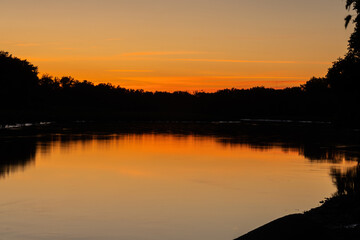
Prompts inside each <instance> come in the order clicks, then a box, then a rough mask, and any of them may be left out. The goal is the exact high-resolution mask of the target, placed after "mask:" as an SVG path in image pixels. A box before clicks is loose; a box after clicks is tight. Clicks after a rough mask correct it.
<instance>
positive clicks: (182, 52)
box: [122, 51, 204, 57]
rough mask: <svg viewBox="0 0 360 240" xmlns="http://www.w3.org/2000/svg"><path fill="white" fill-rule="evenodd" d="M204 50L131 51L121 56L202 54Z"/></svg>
mask: <svg viewBox="0 0 360 240" xmlns="http://www.w3.org/2000/svg"><path fill="white" fill-rule="evenodd" d="M203 53H204V52H194V51H173V52H171V51H169V52H132V53H124V54H122V56H125V57H129V56H168V55H189V54H203Z"/></svg>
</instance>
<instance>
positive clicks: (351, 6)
mask: <svg viewBox="0 0 360 240" xmlns="http://www.w3.org/2000/svg"><path fill="white" fill-rule="evenodd" d="M345 7H346V9H347V10H349V11H350V10H353V11H354V12H355V16H353V15H348V16H347V17H346V18H345V27H347V26H348V25H349V23H350V22H351V21H353V23H354V24H355V26H354V32H353V33H352V34H351V36H350V39H349V54H352V55H355V56H356V57H358V58H359V57H360V25H359V24H360V1H359V0H346V6H345Z"/></svg>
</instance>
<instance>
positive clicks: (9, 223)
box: [0, 130, 359, 240]
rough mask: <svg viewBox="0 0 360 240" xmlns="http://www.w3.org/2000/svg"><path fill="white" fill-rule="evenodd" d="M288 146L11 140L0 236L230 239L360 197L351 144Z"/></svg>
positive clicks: (272, 141) (6, 145) (196, 140)
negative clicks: (332, 200)
mask: <svg viewBox="0 0 360 240" xmlns="http://www.w3.org/2000/svg"><path fill="white" fill-rule="evenodd" d="M283 140H284V138H282V137H279V136H277V137H262V136H260V135H256V136H254V135H250V134H245V135H241V134H236V136H234V135H231V134H230V135H229V134H224V133H223V132H221V133H220V132H215V133H214V131H212V132H210V133H204V132H186V131H185V132H184V131H183V130H178V131H175V132H170V133H169V132H156V133H154V132H151V131H150V132H146V131H145V133H141V132H138V131H135V132H134V131H127V132H125V131H123V132H117V133H111V132H110V133H109V132H101V133H87V134H84V133H78V134H75V133H66V134H44V135H42V136H41V137H32V138H30V137H28V138H11V137H9V138H7V139H6V140H1V144H0V146H1V153H2V157H1V162H0V175H1V176H2V179H0V189H1V191H2V198H1V199H0V236H2V237H4V239H9V240H13V239H46V240H47V239H49V240H50V239H51V240H53V239H134V240H143V239H146V240H149V239H154V240H155V239H156V240H161V239H174V240H176V239H179V240H180V239H181V240H183V239H190V240H191V239H209V240H212V239H214V240H215V239H233V238H235V237H237V236H239V235H242V234H243V233H246V232H247V231H249V230H251V229H253V228H255V227H257V226H259V225H261V224H263V223H266V222H268V221H270V220H273V219H274V218H276V217H279V216H282V215H285V214H289V213H294V212H301V211H303V210H307V209H309V208H312V207H315V206H316V204H317V203H318V202H319V201H320V200H322V199H323V198H324V197H329V196H330V195H331V194H332V193H334V192H336V191H337V192H338V193H339V194H343V193H349V192H351V191H358V189H359V167H358V166H357V163H356V161H358V155H357V153H356V152H355V151H352V149H351V147H350V146H340V147H339V146H336V147H334V145H326V144H322V143H321V144H320V143H319V142H318V141H316V143H309V142H305V143H304V142H302V141H291V140H289V139H287V141H283ZM344 149H346V150H344ZM349 149H350V150H349ZM336 188H337V189H336Z"/></svg>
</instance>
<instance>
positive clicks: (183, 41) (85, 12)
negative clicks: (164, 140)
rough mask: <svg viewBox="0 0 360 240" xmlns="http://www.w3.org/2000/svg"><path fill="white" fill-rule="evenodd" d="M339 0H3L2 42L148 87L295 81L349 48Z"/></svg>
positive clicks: (69, 68) (36, 59)
mask: <svg viewBox="0 0 360 240" xmlns="http://www.w3.org/2000/svg"><path fill="white" fill-rule="evenodd" d="M344 4H345V3H344V1H343V0H301V1H299V0H257V1H254V0H62V1H59V0H0V6H1V9H2V13H1V15H0V29H1V32H2V34H1V37H0V50H4V51H8V52H10V53H12V54H13V55H15V56H17V57H20V58H26V59H28V60H29V61H30V62H32V63H33V64H35V65H37V66H39V71H40V73H41V74H44V73H48V74H50V75H53V76H58V77H61V76H64V75H71V76H73V77H74V78H76V79H78V80H89V81H93V82H95V83H100V82H111V83H113V84H115V85H121V86H122V87H126V88H142V89H145V90H152V91H153V90H168V91H173V90H188V91H192V90H205V91H214V90H216V89H222V88H231V87H237V88H248V87H253V86H257V85H263V86H266V87H274V88H283V87H287V86H297V85H299V84H302V83H304V82H305V81H306V80H308V79H309V78H311V77H312V76H324V75H325V74H326V71H327V69H328V68H329V67H330V66H331V62H332V61H335V60H336V59H337V58H338V57H340V56H343V55H344V53H345V52H346V48H347V39H348V37H349V35H350V33H351V31H352V30H351V28H350V29H348V30H345V29H344V20H343V19H344V17H345V16H346V15H347V12H346V11H345V7H344Z"/></svg>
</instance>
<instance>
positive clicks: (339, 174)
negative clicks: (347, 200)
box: [331, 165, 360, 195]
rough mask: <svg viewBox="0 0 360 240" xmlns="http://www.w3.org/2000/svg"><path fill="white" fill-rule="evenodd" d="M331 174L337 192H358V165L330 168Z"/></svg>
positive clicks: (359, 184)
mask: <svg viewBox="0 0 360 240" xmlns="http://www.w3.org/2000/svg"><path fill="white" fill-rule="evenodd" d="M331 176H332V178H333V182H334V183H335V185H336V188H337V194H339V195H343V194H359V193H360V165H358V166H355V167H352V168H350V169H346V170H345V171H341V170H340V169H336V168H332V169H331Z"/></svg>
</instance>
